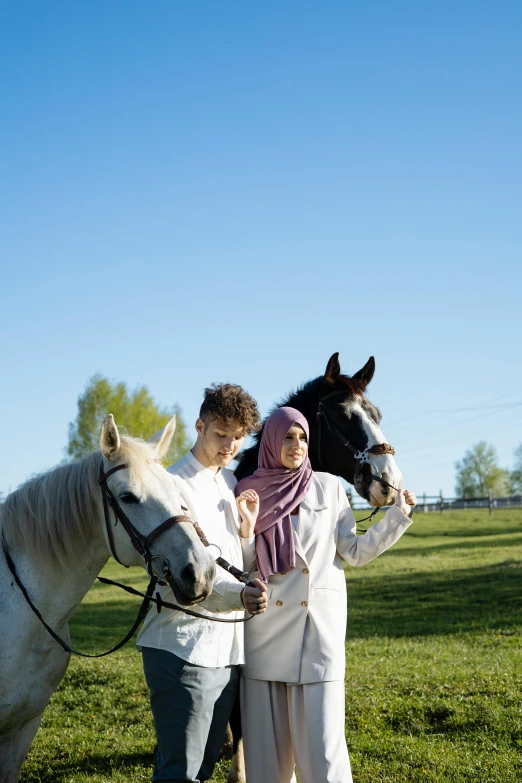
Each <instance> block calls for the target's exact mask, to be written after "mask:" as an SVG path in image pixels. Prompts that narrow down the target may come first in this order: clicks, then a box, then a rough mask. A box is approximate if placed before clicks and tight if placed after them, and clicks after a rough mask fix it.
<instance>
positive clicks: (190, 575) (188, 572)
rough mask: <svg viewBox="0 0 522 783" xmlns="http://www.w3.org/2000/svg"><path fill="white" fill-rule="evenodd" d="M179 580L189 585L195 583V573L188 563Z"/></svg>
mask: <svg viewBox="0 0 522 783" xmlns="http://www.w3.org/2000/svg"><path fill="white" fill-rule="evenodd" d="M181 578H182V579H183V580H184V581H185V582H189V583H190V582H195V581H196V571H195V569H194V566H193V565H192V563H189V564H188V565H186V566H185V568H184V569H183V571H182V572H181Z"/></svg>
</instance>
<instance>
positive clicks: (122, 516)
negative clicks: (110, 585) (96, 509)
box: [98, 462, 208, 577]
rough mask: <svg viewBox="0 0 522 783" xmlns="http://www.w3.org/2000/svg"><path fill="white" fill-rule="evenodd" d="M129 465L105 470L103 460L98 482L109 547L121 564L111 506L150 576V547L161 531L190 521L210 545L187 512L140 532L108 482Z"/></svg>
mask: <svg viewBox="0 0 522 783" xmlns="http://www.w3.org/2000/svg"><path fill="white" fill-rule="evenodd" d="M127 467H128V466H127V465H125V464H124V463H122V464H121V465H116V466H115V467H113V468H110V470H108V471H107V472H105V471H104V470H103V462H102V464H101V465H100V477H99V479H98V483H99V485H100V489H101V493H102V500H103V516H104V519H105V528H106V530H107V539H108V541H109V548H110V550H111V554H112V556H113V558H114V559H115V560H117V561H118V563H120V565H122V566H125V563H122V561H121V560H120V558H119V557H118V555H117V552H116V547H115V544H114V536H113V532H112V527H111V523H110V518H109V506H110V507H111V509H112V511H113V513H114V516H115V517H116V519H118V520H119V521H120V522H121V524H122V527H123V529H124V530H125V532H126V533H127V535H128V536H129V538H130V540H131V544H132V545H133V547H134V549H136V551H137V552H139V554H140V555H141V556H142V557H143V559H144V560H145V562H146V564H147V571H148V574H149V576H150V577H152V573H151V563H152V560H153V557H152V555H151V554H150V551H149V547H150V545H151V543H152V542H153V541H154V539H155V538H157V537H158V536H159V535H161V533H164V532H165V530H168V529H169V528H171V527H174V525H178V524H180V523H181V522H189V523H190V524H191V525H192V526H193V527H194V528H195V530H196V533H197V534H198V536H199V538H200V539H201V542H202V543H203V544H204V545H205V546H208V541H207V539H206V538H205V536H204V534H203V531H202V530H201V528H200V527H199V525H197V524H194V522H193V520H192V519H191V518H190V517H188V516H186V515H185V514H177V515H176V516H173V517H169V519H166V520H165V522H162V523H161V525H158V527H156V528H154V530H153V531H152V532H151V533H149V535H148V536H144V535H142V534H141V533H140V532H139V530H137V529H136V528H135V527H134V525H133V524H132V522H131V521H130V519H129V517H128V516H127V514H126V513H125V512H124V510H123V509H122V507H121V506H120V504H119V503H118V500H117V498H116V496H115V495H114V493H113V492H112V490H111V489H110V487H109V485H108V484H107V479H108V478H109V476H112V474H113V473H116V471H118V470H125V469H126V468H127ZM165 562H167V561H165ZM126 567H128V566H126Z"/></svg>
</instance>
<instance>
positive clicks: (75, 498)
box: [0, 436, 169, 566]
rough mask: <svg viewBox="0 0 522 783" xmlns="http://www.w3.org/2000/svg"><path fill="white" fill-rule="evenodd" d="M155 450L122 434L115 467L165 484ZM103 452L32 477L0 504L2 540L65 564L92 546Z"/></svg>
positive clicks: (133, 476)
mask: <svg viewBox="0 0 522 783" xmlns="http://www.w3.org/2000/svg"><path fill="white" fill-rule="evenodd" d="M154 454H155V451H154V448H153V447H152V446H151V445H150V444H148V443H144V442H143V441H139V440H137V439H135V438H130V437H128V436H123V437H122V438H121V448H120V452H119V455H118V460H117V463H115V464H120V463H125V464H127V465H128V467H129V474H130V478H131V479H134V480H137V481H139V482H140V483H142V484H144V485H146V486H148V485H150V483H151V473H153V474H154V475H155V476H156V477H160V478H161V479H162V480H164V481H165V483H167V482H168V480H169V475H168V474H167V472H166V471H165V470H163V468H161V467H160V466H159V465H158V463H157V462H156V461H155V459H154ZM101 464H102V455H101V453H100V452H99V451H96V452H94V453H93V454H90V455H89V456H87V457H84V458H82V459H80V460H78V461H76V462H71V463H69V464H66V465H59V466H57V467H55V468H51V470H49V471H46V472H45V473H41V474H38V475H36V476H33V477H31V478H30V479H28V480H27V481H26V482H25V483H24V484H22V485H21V486H20V487H18V489H16V490H15V491H14V492H11V493H10V494H9V495H8V496H7V497H6V498H5V500H4V502H3V504H2V505H1V506H0V524H1V531H2V534H3V536H4V538H5V539H6V540H7V541H8V542H9V543H13V544H15V545H20V546H22V547H23V548H24V549H25V550H26V551H27V552H28V553H29V554H30V555H31V556H33V557H38V558H46V559H49V560H52V561H54V562H55V563H56V564H58V565H60V566H66V565H67V564H68V563H69V564H70V561H71V559H72V558H74V556H75V555H76V554H77V553H79V552H81V551H82V550H83V548H84V547H85V546H86V545H88V542H89V539H90V538H91V537H92V533H93V526H94V525H95V523H96V521H97V520H98V517H99V508H100V506H99V501H100V497H101V496H100V488H99V483H98V480H99V471H100V465H101Z"/></svg>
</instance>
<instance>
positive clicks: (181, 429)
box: [66, 375, 190, 465]
mask: <svg viewBox="0 0 522 783" xmlns="http://www.w3.org/2000/svg"><path fill="white" fill-rule="evenodd" d="M109 413H112V414H113V416H114V419H115V421H116V424H117V425H118V427H119V428H120V429H122V430H123V431H124V432H125V433H128V434H129V435H132V436H134V437H136V438H143V439H144V440H146V439H147V438H150V436H151V435H153V434H154V433H155V432H157V431H158V430H160V429H161V428H162V427H164V426H165V424H166V423H167V422H168V420H169V419H170V417H171V416H172V415H173V414H174V413H176V434H175V435H174V438H173V440H172V444H171V447H170V449H169V451H168V453H167V454H166V455H165V458H164V462H165V464H166V465H170V464H171V463H172V462H175V461H176V460H177V459H179V458H180V457H181V456H182V455H183V454H184V453H185V452H186V451H187V449H188V448H189V445H190V443H189V440H188V438H187V433H186V428H185V424H184V422H183V419H182V418H181V416H180V414H179V410H178V408H177V407H174V409H173V410H172V411H169V410H167V409H165V408H160V407H159V406H158V405H157V404H156V403H155V402H154V400H153V398H152V396H151V394H150V392H149V390H148V389H147V387H146V386H139V387H138V388H136V389H134V391H129V390H128V389H127V386H126V385H125V384H124V383H122V382H120V383H115V384H111V383H110V382H109V381H108V380H107V378H103V377H102V376H101V375H95V376H94V377H93V378H91V380H90V381H89V382H88V384H87V386H86V388H85V391H84V392H83V394H81V395H80V397H79V398H78V415H77V416H76V420H75V421H74V422H71V423H70V424H69V442H68V444H67V449H66V451H67V454H68V456H69V457H70V458H71V459H77V458H79V457H85V456H86V455H87V454H91V453H92V452H93V451H95V450H96V449H97V448H98V447H99V433H100V425H101V423H102V421H103V420H104V418H105V417H106V416H108V414H109Z"/></svg>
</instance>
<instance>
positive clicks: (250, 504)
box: [236, 489, 259, 538]
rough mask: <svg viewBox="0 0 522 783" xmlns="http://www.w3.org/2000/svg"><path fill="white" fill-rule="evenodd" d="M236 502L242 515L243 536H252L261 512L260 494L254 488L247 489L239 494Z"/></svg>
mask: <svg viewBox="0 0 522 783" xmlns="http://www.w3.org/2000/svg"><path fill="white" fill-rule="evenodd" d="M236 504H237V510H238V511H239V515H240V517H241V525H240V528H239V532H240V533H241V538H251V536H253V535H254V527H255V525H256V521H257V515H258V514H259V495H258V494H257V492H255V491H254V490H253V489H245V491H244V492H242V493H241V494H240V495H238V496H237V498H236Z"/></svg>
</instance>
